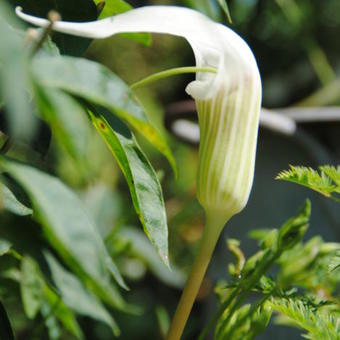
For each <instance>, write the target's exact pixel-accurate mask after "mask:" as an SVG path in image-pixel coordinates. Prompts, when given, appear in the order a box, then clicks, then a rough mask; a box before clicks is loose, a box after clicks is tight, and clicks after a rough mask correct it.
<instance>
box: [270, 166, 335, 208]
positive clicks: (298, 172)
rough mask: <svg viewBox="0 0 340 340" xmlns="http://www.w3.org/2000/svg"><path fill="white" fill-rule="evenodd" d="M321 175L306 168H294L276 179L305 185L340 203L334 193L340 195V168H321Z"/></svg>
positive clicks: (291, 167) (285, 171)
mask: <svg viewBox="0 0 340 340" xmlns="http://www.w3.org/2000/svg"><path fill="white" fill-rule="evenodd" d="M319 168H320V170H321V171H320V173H318V172H317V171H316V170H314V169H312V168H307V167H304V166H292V165H290V169H289V170H284V171H281V172H280V173H279V174H278V175H277V177H276V179H279V180H284V181H288V182H293V183H296V184H299V185H303V186H305V187H307V188H309V189H311V190H314V191H317V192H319V193H320V194H322V195H324V196H326V197H329V198H332V199H333V200H335V201H337V202H340V198H339V197H337V196H334V195H332V193H340V166H338V167H332V166H328V165H324V166H320V167H319Z"/></svg>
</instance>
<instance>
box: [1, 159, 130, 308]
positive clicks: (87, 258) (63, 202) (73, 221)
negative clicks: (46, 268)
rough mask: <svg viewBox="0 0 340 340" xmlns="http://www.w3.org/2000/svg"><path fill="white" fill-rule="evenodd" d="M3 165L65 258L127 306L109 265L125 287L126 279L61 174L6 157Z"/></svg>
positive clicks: (106, 295) (104, 294)
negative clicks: (29, 200)
mask: <svg viewBox="0 0 340 340" xmlns="http://www.w3.org/2000/svg"><path fill="white" fill-rule="evenodd" d="M0 165H1V167H2V168H3V169H4V170H5V171H7V172H8V173H9V174H10V175H11V176H12V177H13V178H14V179H15V180H16V181H18V182H19V184H21V185H22V187H23V188H24V189H25V191H26V192H27V194H28V195H29V197H30V199H31V201H32V204H33V207H34V208H33V211H34V217H35V218H36V219H37V220H38V221H39V222H40V223H41V224H42V226H43V231H44V234H45V236H46V238H47V240H48V241H49V242H50V244H51V246H52V247H54V248H55V250H56V251H57V252H58V253H59V255H60V256H61V257H62V258H63V260H64V261H65V262H66V263H67V264H68V265H69V266H70V267H71V268H72V270H73V271H74V272H75V273H77V275H78V276H79V277H80V278H82V280H83V282H85V283H86V284H87V285H88V287H90V288H92V289H93V291H94V292H95V293H96V294H97V295H98V296H100V297H101V298H102V299H103V300H105V301H106V302H107V303H109V304H111V305H112V306H114V307H116V308H119V309H125V307H126V304H125V303H124V301H123V300H122V298H121V296H120V295H119V293H118V291H117V290H116V288H115V286H113V285H112V284H111V283H110V275H109V269H108V265H109V266H111V267H114V268H115V271H114V273H113V271H111V273H113V274H114V278H115V279H116V281H117V282H118V283H119V284H120V285H121V286H122V287H126V286H125V283H124V281H123V279H122V277H121V276H120V274H119V272H118V270H117V269H116V267H115V265H114V264H113V262H112V259H111V258H110V256H109V254H108V252H107V250H106V248H105V245H104V243H103V241H102V239H101V238H100V235H99V233H98V230H97V229H96V226H95V225H94V223H93V221H92V220H91V218H90V217H89V216H88V215H87V213H86V211H85V209H84V207H83V205H82V203H81V201H80V200H79V198H78V197H77V196H76V195H75V194H74V193H73V192H72V191H71V190H70V189H69V188H67V187H66V186H65V185H64V184H63V183H62V182H60V181H59V180H58V179H57V178H55V177H52V176H50V175H48V174H45V173H43V172H41V171H39V170H37V169H34V168H32V167H30V166H27V165H23V164H19V163H16V162H13V161H9V160H8V159H5V158H0Z"/></svg>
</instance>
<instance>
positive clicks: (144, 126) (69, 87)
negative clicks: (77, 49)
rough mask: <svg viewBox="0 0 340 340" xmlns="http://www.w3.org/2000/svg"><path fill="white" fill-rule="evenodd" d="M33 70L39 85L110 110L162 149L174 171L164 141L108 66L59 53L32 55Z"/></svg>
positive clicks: (127, 89)
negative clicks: (38, 56) (55, 55)
mask: <svg viewBox="0 0 340 340" xmlns="http://www.w3.org/2000/svg"><path fill="white" fill-rule="evenodd" d="M33 72H34V74H35V77H36V79H37V81H38V82H39V84H40V85H41V86H47V87H52V88H59V89H61V90H64V91H66V92H68V93H71V94H73V95H75V96H78V97H81V98H83V99H85V100H87V101H89V102H92V103H94V104H98V105H101V106H103V107H105V108H107V109H108V110H110V111H113V112H114V113H115V114H116V115H117V116H118V117H119V118H121V119H123V120H124V121H125V122H127V123H128V124H129V125H131V126H132V127H133V128H135V129H136V130H137V131H138V132H140V133H141V134H142V135H143V136H144V137H145V138H146V139H147V140H148V141H150V142H151V143H152V144H153V145H154V146H155V147H156V148H157V149H158V150H159V151H160V152H162V153H163V154H164V155H165V156H166V157H167V159H168V160H169V162H170V164H171V165H172V167H173V169H174V171H176V170H175V169H176V163H175V160H174V157H173V155H172V153H171V151H170V149H169V147H168V145H167V143H166V141H165V140H164V138H163V137H162V135H161V134H160V132H159V131H157V130H156V129H155V128H154V127H153V126H152V125H151V124H150V122H149V121H148V119H147V117H146V115H145V113H144V112H143V109H142V108H141V106H140V105H139V104H138V103H137V102H136V100H135V99H134V98H133V97H132V93H131V91H130V89H129V87H128V86H127V85H126V84H125V83H124V82H123V81H122V80H121V79H120V78H118V77H117V76H116V75H115V74H113V73H112V72H111V71H110V70H109V69H107V68H106V67H104V66H102V65H100V64H98V63H95V62H92V61H89V60H85V59H76V58H72V57H61V56H60V57H53V58H36V59H35V61H34V63H33ZM61 74H62V75H63V76H62V77H61V76H60V75H61Z"/></svg>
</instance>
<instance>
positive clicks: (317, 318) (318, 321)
mask: <svg viewBox="0 0 340 340" xmlns="http://www.w3.org/2000/svg"><path fill="white" fill-rule="evenodd" d="M269 303H270V305H271V307H272V308H273V309H274V310H276V311H277V312H279V313H280V314H283V315H284V316H285V317H286V318H288V319H287V320H289V324H290V325H292V324H294V325H295V326H296V327H298V328H300V329H303V330H305V331H307V334H304V336H305V337H306V338H307V339H311V340H320V339H324V340H339V334H340V318H339V317H337V316H336V314H331V313H329V311H327V309H323V308H317V307H315V305H312V304H308V302H306V301H302V300H297V299H294V298H281V297H272V298H271V299H270V300H269ZM281 320H282V319H281Z"/></svg>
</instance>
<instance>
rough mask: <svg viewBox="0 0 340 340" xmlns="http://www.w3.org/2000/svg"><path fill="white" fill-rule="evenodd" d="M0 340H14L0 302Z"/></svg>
mask: <svg viewBox="0 0 340 340" xmlns="http://www.w3.org/2000/svg"><path fill="white" fill-rule="evenodd" d="M0 339H1V340H14V335H13V331H12V327H11V323H10V322H9V319H8V316H7V313H6V309H5V307H4V306H3V304H2V303H1V301H0Z"/></svg>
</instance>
